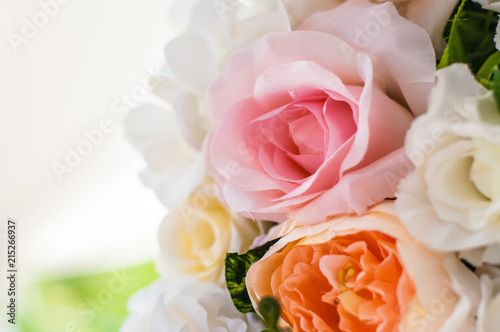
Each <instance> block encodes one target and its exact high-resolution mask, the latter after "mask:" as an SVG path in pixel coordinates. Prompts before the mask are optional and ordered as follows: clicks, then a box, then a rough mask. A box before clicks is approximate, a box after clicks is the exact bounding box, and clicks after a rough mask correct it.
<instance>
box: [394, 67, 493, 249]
mask: <svg viewBox="0 0 500 332" xmlns="http://www.w3.org/2000/svg"><path fill="white" fill-rule="evenodd" d="M437 76H438V80H437V85H436V87H435V89H434V91H433V93H432V95H431V100H430V105H429V110H428V112H427V113H426V114H425V115H423V116H421V117H419V118H417V119H416V120H415V121H414V123H413V125H412V127H411V129H410V130H409V132H408V134H407V137H406V153H407V154H408V156H409V158H410V160H412V161H413V163H414V164H415V165H416V170H415V171H414V172H413V173H411V174H410V175H408V177H407V178H406V179H404V180H403V181H402V182H401V184H400V187H399V194H398V199H397V201H396V207H397V209H398V214H399V216H400V218H401V221H402V222H403V223H404V224H405V225H406V226H407V228H408V229H409V231H410V233H411V234H412V235H413V236H415V237H416V238H417V239H418V240H419V241H421V242H423V243H425V244H426V245H428V246H429V247H431V248H433V249H436V250H441V251H456V250H467V249H472V248H478V247H481V246H486V245H495V244H498V243H500V126H499V124H500V116H499V115H498V112H497V109H496V105H495V101H494V99H493V96H492V93H491V92H488V91H487V90H486V89H484V88H483V87H482V86H481V85H480V84H479V83H477V82H476V81H475V80H474V77H473V76H472V74H471V73H470V71H469V69H468V68H467V66H466V65H465V64H454V65H452V66H450V67H447V68H445V69H443V70H440V71H439V72H438V74H437Z"/></svg>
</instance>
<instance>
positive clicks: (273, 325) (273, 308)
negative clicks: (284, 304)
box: [259, 297, 281, 332]
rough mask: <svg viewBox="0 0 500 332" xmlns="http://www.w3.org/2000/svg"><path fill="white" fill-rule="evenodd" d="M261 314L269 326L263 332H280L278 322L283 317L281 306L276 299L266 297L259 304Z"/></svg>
mask: <svg viewBox="0 0 500 332" xmlns="http://www.w3.org/2000/svg"><path fill="white" fill-rule="evenodd" d="M259 312H260V314H261V315H262V318H263V319H264V323H266V325H267V327H268V328H267V329H265V330H263V331H261V332H280V329H279V328H278V320H279V318H280V315H281V306H280V303H279V302H278V300H277V299H275V298H274V297H265V298H263V299H262V300H261V301H260V302H259Z"/></svg>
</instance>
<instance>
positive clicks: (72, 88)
mask: <svg viewBox="0 0 500 332" xmlns="http://www.w3.org/2000/svg"><path fill="white" fill-rule="evenodd" d="M47 3H52V6H53V7H52V11H53V12H52V13H53V17H49V18H48V20H46V21H45V20H44V15H43V14H40V13H43V12H47V10H45V11H44V10H43V9H42V5H41V4H47ZM54 3H55V4H56V5H57V8H56V7H54ZM63 3H65V4H63ZM169 4H170V1H168V0H140V1H139V0H106V1H102V0H85V1H81V0H70V1H68V0H65V1H63V0H60V1H57V0H53V1H51V0H40V1H36V0H23V1H15V0H3V1H2V0H0V112H1V118H0V152H1V157H0V232H2V233H4V232H5V229H6V223H7V219H8V218H14V219H16V220H17V221H18V232H19V235H18V244H19V247H20V251H19V262H18V263H19V275H20V277H21V279H22V280H21V282H23V280H24V279H30V278H33V277H34V276H36V275H39V274H43V275H49V276H50V275H61V276H63V275H72V274H78V273H81V272H89V271H90V272H93V271H100V270H107V269H112V268H115V267H120V266H123V265H127V264H134V263H136V262H141V261H144V260H151V259H154V257H155V255H156V250H157V242H156V230H157V227H158V225H159V222H160V221H161V219H162V218H163V217H164V215H165V209H164V208H163V207H162V206H161V205H160V203H159V202H158V201H157V199H156V196H155V195H154V193H153V192H152V191H151V190H149V189H147V188H145V187H144V186H143V185H142V184H141V182H140V180H139V179H138V177H137V173H138V172H139V171H140V170H141V169H142V168H143V167H144V163H143V161H142V158H141V157H140V156H139V154H137V153H136V152H135V151H134V150H133V149H132V148H131V147H130V146H129V145H128V142H127V141H126V140H125V139H124V136H123V129H122V128H121V115H122V113H123V112H122V113H120V114H118V113H115V112H113V105H115V106H116V105H117V103H118V102H120V98H121V97H122V95H123V94H130V93H131V92H132V91H133V89H134V87H137V86H141V85H142V84H143V83H142V81H143V79H144V78H145V77H146V76H147V75H148V71H151V70H153V69H154V65H155V64H157V63H159V60H158V56H159V55H161V50H162V48H163V46H164V43H165V41H166V40H167V39H168V38H170V37H171V31H170V30H171V29H169V27H168V26H167V19H166V17H167V8H168V6H169ZM49 9H50V8H49ZM56 9H57V10H56ZM49 12H50V10H49ZM45 17H48V15H45ZM27 21H30V22H31V23H33V22H34V23H37V25H39V27H38V28H36V26H35V28H36V30H37V31H36V30H35V31H34V30H33V29H31V30H30V29H29V28H28V27H26V26H27V25H29V24H28V23H26V22H27ZM23 29H24V32H23ZM27 32H30V33H27ZM23 33H24V34H23ZM14 34H15V35H16V36H14ZM28 35H29V36H30V38H25V37H26V36H28ZM18 37H21V38H24V39H19V38H18ZM13 41H14V42H13ZM16 43H17V44H16ZM15 45H17V47H16V46H15ZM16 48H17V51H16ZM122 109H123V108H122ZM103 119H109V120H110V121H111V123H112V125H113V130H111V132H110V133H107V134H103V138H102V142H98V144H95V145H92V151H91V152H90V153H89V154H88V155H87V156H84V157H83V158H82V160H81V161H80V163H79V165H78V166H76V167H74V168H72V172H71V173H68V172H64V174H63V175H62V181H60V180H59V179H58V177H57V175H56V173H55V172H54V169H53V167H54V166H53V163H54V162H58V163H60V164H66V162H65V158H66V157H67V154H68V150H67V148H69V149H74V150H76V149H77V148H78V145H79V144H84V143H81V142H82V141H83V140H87V141H88V139H87V138H86V137H85V136H84V131H90V130H93V129H97V128H99V123H100V122H101V121H102V120H103ZM105 121H106V120H105ZM95 137H97V136H95ZM97 141H99V140H97ZM4 246H5V242H3V243H2V249H1V251H0V255H2V256H5V247H4ZM0 261H2V262H3V263H4V261H5V257H2V258H1V259H0ZM1 271H2V272H0V273H2V275H3V273H4V272H5V269H4V268H3V267H2V270H1ZM3 279H4V277H2V283H3V282H4V280H3ZM1 289H2V293H4V292H3V289H4V287H1ZM2 295H4V294H2ZM0 298H1V297H0ZM2 316H3V315H2Z"/></svg>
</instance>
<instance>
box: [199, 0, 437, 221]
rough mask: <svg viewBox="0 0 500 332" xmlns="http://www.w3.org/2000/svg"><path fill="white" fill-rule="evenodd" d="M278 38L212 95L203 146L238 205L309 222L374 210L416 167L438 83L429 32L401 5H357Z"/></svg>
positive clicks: (234, 62)
mask: <svg viewBox="0 0 500 332" xmlns="http://www.w3.org/2000/svg"><path fill="white" fill-rule="evenodd" d="M299 30H301V31H297V32H289V33H275V34H269V35H267V36H266V37H264V38H262V39H261V40H260V41H259V42H257V43H256V44H255V45H254V46H253V47H251V48H249V49H247V50H245V51H242V52H240V53H238V54H236V55H235V56H233V58H232V59H231V60H230V61H229V63H228V64H227V66H226V67H225V68H224V70H223V72H222V75H221V76H220V77H219V78H218V79H217V80H216V81H215V82H214V83H213V85H212V86H211V87H210V89H209V91H208V97H207V99H208V112H209V115H210V120H211V122H212V125H213V127H212V130H211V131H210V133H209V135H208V137H207V139H206V142H205V145H204V153H205V159H206V166H207V171H208V173H209V174H210V175H211V176H212V177H213V178H214V179H215V181H216V184H217V187H218V190H219V196H220V198H221V199H222V200H223V201H224V202H226V204H227V205H228V206H229V207H230V208H231V209H232V210H234V211H237V212H241V213H244V214H251V215H252V216H253V217H256V218H268V219H271V220H276V221H282V220H284V219H285V218H286V217H287V214H289V213H291V214H292V216H293V217H294V218H295V219H297V220H301V221H303V222H305V223H314V222H319V221H321V220H323V219H324V218H326V217H327V216H329V215H333V214H338V213H351V212H356V213H358V214H361V213H364V212H365V211H366V209H367V207H368V206H370V205H373V204H374V203H377V202H379V201H381V200H383V199H384V198H386V197H392V196H393V195H394V193H395V186H396V185H397V181H394V178H396V179H399V178H401V177H403V176H404V175H405V174H406V171H405V170H402V169H401V162H402V161H405V157H404V152H403V151H402V149H401V147H402V146H403V141H404V137H405V133H406V131H407V129H408V128H409V126H410V124H411V122H412V120H413V115H412V114H414V115H419V114H422V113H424V112H425V110H426V104H427V98H428V94H429V91H430V90H431V88H432V86H433V83H434V74H435V55H434V50H433V48H432V43H431V41H430V39H429V36H428V34H427V33H426V32H425V30H423V29H422V28H420V27H419V26H417V25H415V24H414V23H411V22H410V21H408V20H406V19H404V18H402V17H401V16H399V14H398V12H397V10H396V9H395V7H394V5H393V4H392V3H389V2H388V3H384V4H379V5H377V4H373V3H371V2H369V1H367V0H352V1H348V2H346V3H344V4H342V5H340V6H339V7H337V8H335V9H333V10H330V11H326V12H320V13H317V14H314V15H312V16H311V17H310V18H309V19H308V20H306V21H305V22H304V23H303V24H302V25H301V26H300V27H299Z"/></svg>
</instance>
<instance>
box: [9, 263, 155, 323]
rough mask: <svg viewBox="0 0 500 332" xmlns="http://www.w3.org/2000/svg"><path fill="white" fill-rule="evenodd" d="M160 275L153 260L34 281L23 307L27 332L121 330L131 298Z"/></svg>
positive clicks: (21, 311) (23, 319)
mask: <svg viewBox="0 0 500 332" xmlns="http://www.w3.org/2000/svg"><path fill="white" fill-rule="evenodd" d="M156 278H157V273H156V271H155V268H154V265H153V264H152V263H147V264H142V265H138V266H133V267H128V268H124V269H121V270H114V271H109V272H106V273H100V274H94V275H86V276H78V277H72V278H64V279H42V280H40V281H38V282H36V283H34V284H32V285H31V286H30V287H29V289H28V290H27V291H26V294H25V299H26V300H25V301H24V304H23V308H20V310H19V325H18V326H19V327H20V329H21V331H23V332H63V331H64V332H73V331H74V332H77V331H78V332H111V331H118V330H119V328H120V326H121V324H122V323H123V321H124V319H125V318H126V317H127V315H128V312H127V301H128V300H129V298H130V296H131V295H132V294H134V293H135V292H136V291H137V290H139V289H141V288H143V287H146V286H148V285H149V284H150V283H151V282H152V281H153V280H154V279H156Z"/></svg>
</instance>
